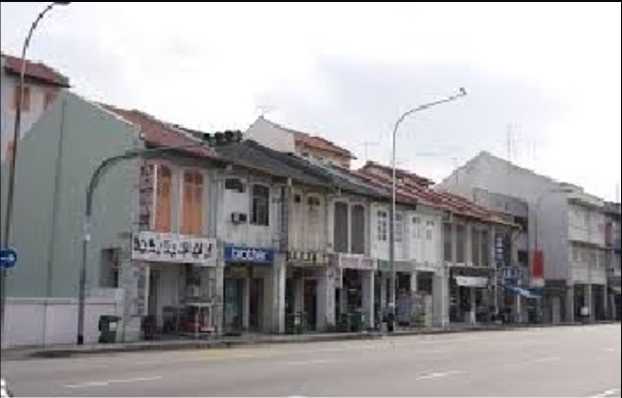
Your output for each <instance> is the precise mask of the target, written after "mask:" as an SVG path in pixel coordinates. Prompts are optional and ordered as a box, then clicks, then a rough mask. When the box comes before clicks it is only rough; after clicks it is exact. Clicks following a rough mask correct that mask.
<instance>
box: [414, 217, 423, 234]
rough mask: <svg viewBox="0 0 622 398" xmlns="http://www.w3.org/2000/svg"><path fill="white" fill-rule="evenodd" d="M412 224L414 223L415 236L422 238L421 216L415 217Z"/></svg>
mask: <svg viewBox="0 0 622 398" xmlns="http://www.w3.org/2000/svg"><path fill="white" fill-rule="evenodd" d="M412 224H413V226H412V230H413V232H412V235H413V238H415V239H420V238H421V220H420V219H419V217H413V218H412Z"/></svg>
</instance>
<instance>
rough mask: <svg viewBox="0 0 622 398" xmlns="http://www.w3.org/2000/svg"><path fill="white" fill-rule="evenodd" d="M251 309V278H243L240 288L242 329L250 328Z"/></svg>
mask: <svg viewBox="0 0 622 398" xmlns="http://www.w3.org/2000/svg"><path fill="white" fill-rule="evenodd" d="M250 309H251V278H250V277H249V276H247V277H245V278H244V280H243V286H242V329H243V330H248V328H249V326H250V316H251V313H250Z"/></svg>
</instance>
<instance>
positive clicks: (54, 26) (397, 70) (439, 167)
mask: <svg viewBox="0 0 622 398" xmlns="http://www.w3.org/2000/svg"><path fill="white" fill-rule="evenodd" d="M42 8H43V4H33V3H9V4H7V3H2V5H1V18H2V20H1V22H2V23H1V45H2V51H3V52H7V53H9V54H13V55H17V54H19V52H20V48H21V45H22V41H23V39H24V37H25V35H26V33H27V30H28V28H29V26H30V23H31V21H32V20H33V19H34V18H35V16H36V14H37V12H38V11H40V10H41V9H42ZM620 14H621V7H620V4H619V3H608V4H596V3H591V4H587V3H586V4H576V3H574V4H497V5H495V4H387V3H383V4H369V3H367V4H358V5H356V4H336V5H335V4H296V5H291V4H267V5H266V4H183V3H174V4H164V3H157V4H147V3H140V4H139V3H136V4H131V3H129V4H128V3H125V4H94V3H85V4H82V3H74V4H71V5H69V6H67V7H59V8H57V9H55V10H53V11H52V12H51V13H50V14H49V15H48V16H47V17H46V19H45V20H44V21H43V22H42V23H41V25H40V27H39V28H38V30H37V32H36V34H35V37H34V38H33V41H32V44H31V47H30V50H29V53H28V56H29V58H31V59H34V60H40V61H44V62H46V63H47V64H49V65H51V66H53V67H55V68H57V69H58V70H60V71H61V72H63V73H64V74H66V75H67V76H68V77H69V78H70V79H71V82H72V85H73V87H74V90H75V91H76V92H77V93H78V94H80V95H83V96H85V97H86V98H88V99H92V100H97V101H104V102H108V103H111V104H115V105H118V106H122V107H129V108H136V109H140V110H143V111H146V112H148V113H151V114H153V115H155V116H157V117H160V118H162V119H165V120H169V121H172V122H176V123H180V124H184V125H186V126H188V127H191V128H200V129H204V130H214V129H225V128H240V129H245V128H246V127H248V126H249V125H250V124H251V123H252V122H253V120H254V119H255V118H256V117H257V116H258V115H259V114H261V113H265V114H266V117H267V118H269V119H272V120H274V121H277V122H279V123H282V124H285V125H287V126H290V127H292V128H296V129H300V130H303V131H308V132H310V133H314V134H318V135H321V136H323V137H325V138H328V139H330V140H332V141H334V142H336V143H338V144H340V145H344V146H346V147H348V148H349V149H351V150H352V151H354V152H355V153H356V155H357V157H358V158H359V161H358V162H357V163H356V164H355V165H356V166H358V165H359V164H360V163H362V162H363V161H364V160H365V157H366V156H367V158H369V159H372V160H377V161H381V162H388V161H389V159H390V150H391V130H392V126H393V123H394V122H395V119H396V118H397V117H399V115H400V113H401V112H404V111H406V110H408V109H409V108H411V107H414V106H416V105H418V104H421V103H425V102H427V101H433V100H437V99H440V98H443V97H444V96H447V95H451V94H454V93H455V92H456V91H457V89H458V88H459V87H465V88H466V89H467V91H468V92H469V95H468V96H467V97H465V98H462V99H460V100H459V101H456V102H453V103H449V104H445V105H441V106H439V107H437V108H433V109H430V110H427V111H426V112H423V113H419V114H416V115H415V116H414V117H412V118H410V119H408V120H407V121H406V122H405V123H403V124H402V127H401V129H400V131H399V135H398V152H397V158H398V162H399V164H400V165H401V166H402V167H407V168H411V169H413V170H414V171H416V172H417V173H420V174H423V175H426V176H428V177H431V178H433V179H435V180H437V181H439V180H440V179H442V178H443V177H445V176H447V175H448V174H449V173H450V172H451V170H452V169H453V168H454V167H455V166H456V165H459V164H463V163H464V162H466V161H467V160H468V159H470V158H471V157H473V156H475V155H476V154H477V153H478V152H479V151H481V150H488V151H490V152H492V153H493V154H496V155H498V156H501V157H504V158H508V157H511V159H512V160H513V161H514V162H516V163H517V164H519V165H521V166H524V167H528V168H531V169H534V170H536V171H537V172H539V173H542V174H547V175H550V176H551V177H553V178H556V179H558V180H562V181H567V182H571V183H575V184H578V185H582V186H584V187H585V188H586V190H587V191H589V192H591V193H593V194H596V195H599V196H601V197H604V198H606V199H609V200H613V199H615V196H616V184H620V163H621V160H620V136H621V124H620V107H621V104H620V97H621V94H620V86H621V82H620V75H621V67H620V58H621V55H620V47H621V43H620V36H621V27H620ZM508 137H510V138H511V139H508ZM508 142H510V145H508ZM365 143H368V144H367V145H365ZM365 148H367V151H365ZM366 152H367V154H366Z"/></svg>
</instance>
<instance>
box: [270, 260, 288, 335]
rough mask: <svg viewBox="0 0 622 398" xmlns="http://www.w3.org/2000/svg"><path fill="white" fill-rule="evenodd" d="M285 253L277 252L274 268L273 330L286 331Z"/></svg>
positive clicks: (278, 332)
mask: <svg viewBox="0 0 622 398" xmlns="http://www.w3.org/2000/svg"><path fill="white" fill-rule="evenodd" d="M285 267H286V262H285V255H284V254H283V253H278V254H275V256H274V264H273V268H272V283H271V285H272V319H271V320H272V331H273V333H277V334H281V333H285V274H286V268H285Z"/></svg>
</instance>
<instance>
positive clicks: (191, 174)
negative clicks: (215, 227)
mask: <svg viewBox="0 0 622 398" xmlns="http://www.w3.org/2000/svg"><path fill="white" fill-rule="evenodd" d="M202 205H203V175H202V174H201V173H200V172H198V171H186V172H185V173H184V197H183V205H182V207H183V217H182V226H181V233H183V234H190V235H199V234H201V232H202V226H203V223H202V220H203V206H202Z"/></svg>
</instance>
